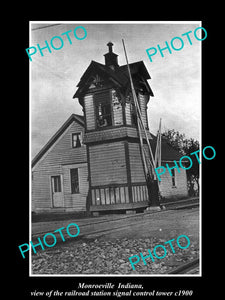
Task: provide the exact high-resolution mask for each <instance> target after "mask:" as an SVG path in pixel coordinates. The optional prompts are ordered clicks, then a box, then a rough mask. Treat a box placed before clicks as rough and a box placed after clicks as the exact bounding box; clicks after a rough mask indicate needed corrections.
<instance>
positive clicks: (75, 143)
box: [72, 132, 82, 148]
mask: <svg viewBox="0 0 225 300" xmlns="http://www.w3.org/2000/svg"><path fill="white" fill-rule="evenodd" d="M81 143H82V137H81V132H78V133H72V148H79V147H81Z"/></svg>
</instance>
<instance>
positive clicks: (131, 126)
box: [32, 43, 187, 212]
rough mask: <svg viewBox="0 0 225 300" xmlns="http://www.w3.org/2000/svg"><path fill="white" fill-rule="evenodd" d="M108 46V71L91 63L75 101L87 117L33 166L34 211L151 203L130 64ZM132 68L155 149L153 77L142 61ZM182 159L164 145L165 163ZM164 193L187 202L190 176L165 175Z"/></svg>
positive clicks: (73, 123)
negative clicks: (150, 115)
mask: <svg viewBox="0 0 225 300" xmlns="http://www.w3.org/2000/svg"><path fill="white" fill-rule="evenodd" d="M107 45H108V48H109V49H108V53H106V54H105V55H104V56H105V64H101V63H98V62H95V61H91V63H90V65H89V66H88V68H87V69H86V71H85V72H84V74H83V75H82V77H81V79H80V81H79V83H78V85H77V87H78V89H77V91H76V93H75V95H74V98H76V99H78V101H79V103H80V104H81V106H82V107H83V112H84V117H82V116H79V115H75V114H73V115H72V116H71V117H70V118H69V119H68V120H67V121H66V122H65V124H64V125H63V126H62V127H61V128H60V129H59V131H57V133H56V134H55V135H54V136H53V137H52V139H50V141H49V142H48V143H47V144H46V146H45V147H44V148H43V149H42V150H41V151H40V153H39V154H38V155H37V156H36V157H35V158H34V160H33V162H32V167H33V169H32V179H33V180H32V182H33V184H32V197H33V201H32V205H33V207H32V209H33V210H34V211H43V210H53V211H54V210H63V211H68V210H74V211H85V210H86V209H87V210H89V211H91V212H100V211H112V210H125V211H127V210H131V209H138V208H140V209H141V208H143V209H144V208H146V207H147V206H148V204H149V199H148V190H147V186H146V180H145V174H144V169H143V162H142V158H141V152H140V145H139V137H138V130H137V117H136V111H135V106H134V101H133V98H132V94H131V90H130V82H129V77H128V71H127V65H122V66H119V64H118V60H117V55H116V54H115V53H113V50H112V46H113V44H112V43H108V44H107ZM129 66H130V70H131V74H132V78H133V82H134V87H135V91H136V95H137V98H138V101H139V105H140V109H141V113H142V117H143V122H144V125H145V129H146V131H147V136H148V139H149V140H150V143H151V145H152V146H153V148H154V145H155V137H154V136H153V135H151V134H150V132H149V126H148V118H147V105H148V102H149V101H150V98H151V97H153V92H152V90H151V87H150V86H149V84H148V80H149V79H150V78H151V77H150V75H149V73H148V71H147V69H146V67H145V65H144V63H143V62H142V61H139V62H136V63H131V64H129ZM144 142H146V140H145V141H144ZM144 146H146V147H147V145H144ZM180 157H181V156H180V155H179V154H178V153H177V152H176V151H175V150H174V149H172V148H171V147H170V146H169V145H168V144H167V143H163V146H162V164H165V163H169V164H170V163H172V162H173V160H178V161H179V159H180ZM160 191H161V194H162V197H165V198H166V197H169V198H171V197H184V196H187V178H186V172H185V170H183V169H181V173H179V174H177V172H176V170H174V172H173V176H172V177H171V176H170V175H169V173H168V174H165V175H163V176H162V182H161V183H160Z"/></svg>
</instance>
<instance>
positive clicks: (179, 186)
mask: <svg viewBox="0 0 225 300" xmlns="http://www.w3.org/2000/svg"><path fill="white" fill-rule="evenodd" d="M168 164H169V165H170V166H171V167H172V166H174V163H169V162H168ZM178 165H179V164H178ZM162 166H164V167H165V168H166V165H165V162H162ZM179 169H180V173H178V171H177V169H174V171H175V187H174V186H173V185H172V177H171V176H170V173H169V171H168V170H167V169H166V172H165V173H164V174H163V175H162V176H160V178H161V183H160V191H161V194H162V196H163V197H165V198H174V199H176V198H182V197H187V196H188V188H187V174H186V171H185V170H184V169H182V168H179ZM159 172H160V170H159Z"/></svg>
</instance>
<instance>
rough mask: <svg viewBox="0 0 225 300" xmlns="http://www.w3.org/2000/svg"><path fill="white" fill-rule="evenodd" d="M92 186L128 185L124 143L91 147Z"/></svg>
mask: <svg viewBox="0 0 225 300" xmlns="http://www.w3.org/2000/svg"><path fill="white" fill-rule="evenodd" d="M89 153H90V171H91V184H92V186H98V185H104V184H109V185H110V184H116V183H119V184H120V183H126V182H127V173H126V161H125V150H124V144H123V142H116V143H109V144H101V145H95V146H90V147H89Z"/></svg>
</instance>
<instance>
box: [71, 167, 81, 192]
mask: <svg viewBox="0 0 225 300" xmlns="http://www.w3.org/2000/svg"><path fill="white" fill-rule="evenodd" d="M70 178H71V193H72V194H78V193H79V178H78V168H76V169H70Z"/></svg>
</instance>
